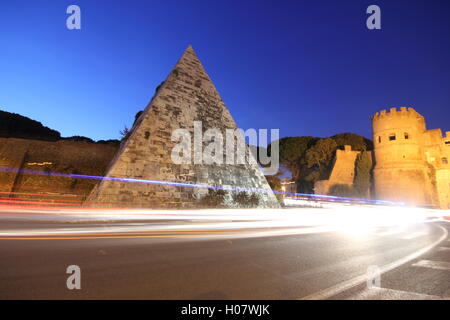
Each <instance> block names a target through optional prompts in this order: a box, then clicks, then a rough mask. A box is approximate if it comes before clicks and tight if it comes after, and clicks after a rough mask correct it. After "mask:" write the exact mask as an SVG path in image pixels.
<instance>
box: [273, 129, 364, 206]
mask: <svg viewBox="0 0 450 320" xmlns="http://www.w3.org/2000/svg"><path fill="white" fill-rule="evenodd" d="M345 145H350V146H351V147H352V150H354V151H361V152H360V154H359V155H358V157H357V159H356V163H355V180H354V186H353V187H350V186H346V185H335V186H331V188H330V191H329V194H334V195H339V196H348V197H355V196H357V197H364V198H365V197H367V196H368V195H369V193H370V186H371V180H372V157H371V154H370V152H369V151H372V150H373V142H372V141H371V140H369V139H366V138H364V137H363V136H360V135H358V134H354V133H342V134H337V135H334V136H332V137H329V138H317V137H311V136H303V137H285V138H282V139H280V140H279V151H280V171H279V172H278V174H277V175H274V176H268V177H266V178H267V180H268V182H269V184H270V185H271V187H272V188H273V189H275V190H281V179H280V177H282V176H283V175H286V173H288V174H290V176H291V177H292V180H293V181H295V182H296V185H297V192H298V193H306V194H312V193H314V184H315V183H316V182H317V181H319V180H327V179H328V178H329V176H330V174H331V171H332V169H333V165H334V160H335V157H336V150H337V149H343V147H344V146H345ZM268 149H269V152H270V149H271V145H269V146H268Z"/></svg>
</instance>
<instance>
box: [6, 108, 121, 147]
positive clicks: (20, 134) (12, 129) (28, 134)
mask: <svg viewBox="0 0 450 320" xmlns="http://www.w3.org/2000/svg"><path fill="white" fill-rule="evenodd" d="M0 138H22V139H31V140H43V141H60V140H66V141H77V142H87V143H98V144H107V145H112V146H119V145H120V140H116V139H111V140H98V141H94V140H92V139H91V138H88V137H83V136H72V137H61V134H60V133H59V132H58V131H56V130H53V129H50V128H48V127H45V126H44V125H43V124H42V123H41V122H39V121H36V120H32V119H30V118H27V117H24V116H22V115H20V114H17V113H10V112H6V111H2V110H0Z"/></svg>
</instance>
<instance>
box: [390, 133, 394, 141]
mask: <svg viewBox="0 0 450 320" xmlns="http://www.w3.org/2000/svg"><path fill="white" fill-rule="evenodd" d="M395 139H396V137H395V133H392V134H391V135H389V141H394V140H395Z"/></svg>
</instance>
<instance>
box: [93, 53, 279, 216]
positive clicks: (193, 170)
mask: <svg viewBox="0 0 450 320" xmlns="http://www.w3.org/2000/svg"><path fill="white" fill-rule="evenodd" d="M194 121H201V122H202V127H203V131H205V130H207V129H209V128H218V129H219V130H223V131H224V130H225V129H227V128H230V129H235V128H236V127H237V126H236V123H235V122H234V120H233V117H232V116H231V114H230V112H229V111H228V108H227V107H226V106H225V104H224V102H223V101H222V99H221V97H220V96H219V93H218V92H217V90H216V88H215V87H214V85H213V83H212V82H211V79H210V78H209V76H208V75H207V73H206V71H205V70H204V68H203V66H202V64H201V62H200V61H199V59H198V58H197V56H196V54H195V52H194V50H193V49H192V47H191V46H189V47H188V48H187V49H186V51H185V52H184V54H183V55H182V57H181V59H180V60H179V61H178V63H177V64H176V66H175V68H174V69H173V70H172V72H171V73H170V74H169V75H168V77H167V79H166V80H165V81H164V82H163V84H162V85H161V86H160V87H159V88H158V89H157V91H156V93H155V96H154V97H153V98H152V100H151V101H150V103H149V105H148V106H147V107H146V109H145V110H144V112H143V113H142V114H141V116H140V117H139V119H138V120H137V121H136V122H135V124H134V126H133V128H132V130H131V134H130V135H129V137H128V139H127V140H126V141H125V142H123V143H122V145H121V148H120V150H119V151H118V153H117V154H116V156H115V158H114V159H113V161H112V162H111V164H110V166H109V168H108V170H107V174H106V177H107V178H106V179H103V180H102V181H101V182H100V183H99V184H98V185H97V186H96V188H95V189H94V190H93V191H92V193H91V195H90V196H89V198H88V200H87V204H88V205H92V206H105V207H134V208H192V207H199V203H200V201H201V198H202V197H204V196H205V194H207V192H208V188H201V187H195V188H193V187H186V186H179V185H170V184H152V183H136V182H126V181H120V180H118V179H115V180H114V179H113V180H112V181H111V179H108V178H110V177H113V178H132V179H143V180H144V179H145V180H156V181H168V182H177V183H180V182H181V183H186V184H197V185H208V186H217V187H219V188H221V187H226V188H227V187H231V188H235V187H237V188H250V189H260V191H259V192H254V193H255V194H258V197H259V205H258V206H259V207H277V206H278V202H277V200H276V198H275V196H274V194H273V193H272V191H271V189H270V187H269V185H268V183H267V181H266V179H265V177H264V175H263V174H262V172H261V170H260V168H259V167H258V165H257V164H256V163H253V164H248V162H247V164H232V165H231V164H221V165H217V164H211V165H206V164H175V163H174V162H173V161H172V159H171V152H172V149H173V147H174V146H175V144H176V142H172V139H171V136H172V132H173V131H174V130H175V129H179V128H185V129H188V130H189V132H193V123H194ZM224 135H225V134H224ZM261 190H264V192H261ZM233 192H238V191H227V195H226V204H227V205H230V206H234V205H235V203H234V202H233V200H232V194H233Z"/></svg>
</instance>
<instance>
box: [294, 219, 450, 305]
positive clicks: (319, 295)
mask: <svg viewBox="0 0 450 320" xmlns="http://www.w3.org/2000/svg"><path fill="white" fill-rule="evenodd" d="M439 228H440V229H441V230H443V231H444V234H443V235H442V236H441V237H440V238H439V239H438V240H436V241H435V242H433V243H432V244H430V245H429V246H426V247H424V248H422V249H420V250H418V251H416V252H413V253H412V254H410V255H408V256H406V257H404V258H402V259H399V260H397V261H394V262H392V263H389V264H387V265H384V266H382V267H380V274H382V273H386V272H388V271H390V270H393V269H395V268H398V267H400V266H401V265H403V264H405V263H408V262H410V261H412V260H415V259H417V258H418V257H420V256H421V255H423V254H425V253H427V252H428V251H430V250H431V249H433V248H434V247H436V246H437V245H438V244H439V243H441V242H442V241H444V240H445V239H446V238H447V237H448V232H447V230H446V229H445V228H443V227H441V226H439ZM366 281H367V275H366V274H362V275H360V276H358V277H355V278H353V279H350V280H347V281H343V282H341V283H339V284H337V285H334V286H332V287H329V288H327V289H324V290H321V291H318V292H316V293H313V294H310V295H308V296H306V297H303V298H300V300H324V299H328V298H330V297H332V296H335V295H337V294H339V293H341V292H344V291H346V290H348V289H351V288H353V287H355V286H357V285H360V284H362V283H364V282H366Z"/></svg>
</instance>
